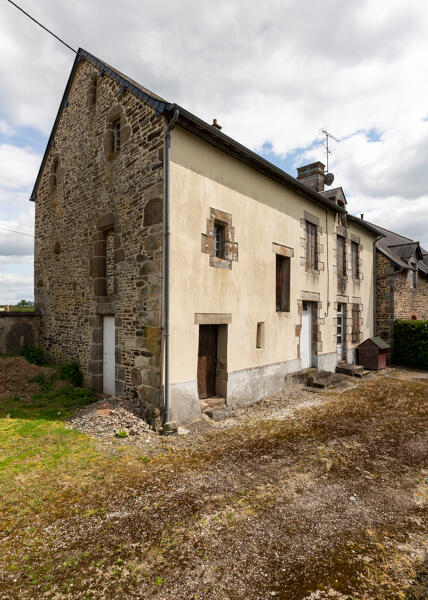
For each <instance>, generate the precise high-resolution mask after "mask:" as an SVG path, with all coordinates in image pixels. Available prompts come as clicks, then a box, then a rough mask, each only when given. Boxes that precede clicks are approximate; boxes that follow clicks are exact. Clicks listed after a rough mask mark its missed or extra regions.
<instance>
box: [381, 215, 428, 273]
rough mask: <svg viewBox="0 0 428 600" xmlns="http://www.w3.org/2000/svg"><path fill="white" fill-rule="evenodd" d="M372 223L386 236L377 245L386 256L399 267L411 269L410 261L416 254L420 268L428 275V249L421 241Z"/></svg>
mask: <svg viewBox="0 0 428 600" xmlns="http://www.w3.org/2000/svg"><path fill="white" fill-rule="evenodd" d="M371 225H372V227H374V228H375V229H376V230H377V231H378V232H379V234H383V236H384V237H383V238H381V239H380V240H379V241H378V242H377V244H376V245H377V248H378V249H379V250H380V251H381V252H382V253H383V254H384V255H385V256H387V257H388V258H389V259H390V260H392V261H393V262H394V263H395V264H396V265H397V266H398V267H402V268H403V269H410V268H411V265H410V263H409V261H410V259H411V258H413V256H415V255H416V258H417V259H419V260H418V270H419V271H421V272H422V273H423V274H424V275H428V251H427V250H425V249H424V248H423V247H422V246H421V245H420V244H419V242H415V241H414V240H412V239H410V238H408V237H405V236H404V235H400V234H399V233H394V232H393V231H389V229H385V228H384V227H380V226H379V225H375V224H374V223H371Z"/></svg>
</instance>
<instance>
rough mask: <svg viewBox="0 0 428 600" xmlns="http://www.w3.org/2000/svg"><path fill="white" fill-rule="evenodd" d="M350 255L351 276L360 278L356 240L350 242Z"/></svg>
mask: <svg viewBox="0 0 428 600" xmlns="http://www.w3.org/2000/svg"><path fill="white" fill-rule="evenodd" d="M351 256H352V277H353V278H354V279H359V278H360V262H359V246H358V244H357V242H351Z"/></svg>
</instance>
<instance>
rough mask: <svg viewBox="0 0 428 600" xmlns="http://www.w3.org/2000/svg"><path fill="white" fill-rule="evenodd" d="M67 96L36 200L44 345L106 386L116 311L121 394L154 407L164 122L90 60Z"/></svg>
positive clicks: (89, 381) (158, 385) (39, 305)
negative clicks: (107, 329)
mask: <svg viewBox="0 0 428 600" xmlns="http://www.w3.org/2000/svg"><path fill="white" fill-rule="evenodd" d="M67 100H68V105H67V106H66V107H65V108H64V109H63V112H62V116H61V119H60V122H59V126H58V129H57V132H56V135H55V141H54V145H53V147H52V148H51V149H50V153H49V157H48V160H47V164H46V167H45V169H44V173H43V175H42V178H41V181H40V184H39V187H38V190H37V198H36V231H35V237H36V239H35V302H36V308H37V309H38V310H39V311H40V312H41V313H42V320H41V340H40V342H41V345H42V347H43V348H44V349H45V350H46V351H47V353H48V355H49V356H50V357H52V358H53V359H56V360H71V359H74V360H76V361H77V362H78V363H79V365H80V367H81V369H82V371H83V373H84V378H85V383H86V384H87V385H90V386H91V387H93V388H94V389H95V390H97V391H102V358H103V344H102V317H103V315H114V316H115V323H116V394H117V395H118V396H122V395H124V394H127V393H128V392H129V391H130V390H131V389H138V392H139V395H140V397H141V399H142V401H143V403H148V404H152V405H156V406H157V405H159V402H160V388H161V382H160V360H161V359H160V354H161V296H162V262H163V179H164V168H163V156H164V147H163V146H164V130H165V123H164V119H163V117H161V116H160V115H157V114H156V113H155V111H154V110H153V108H151V107H150V106H148V105H146V104H145V103H144V102H142V101H141V100H140V99H138V98H136V97H135V96H134V95H132V94H131V93H130V92H128V91H125V92H123V90H121V89H120V86H119V85H118V84H117V83H116V82H114V81H112V80H111V79H110V78H109V77H107V76H103V77H100V76H99V74H98V71H97V69H96V68H95V67H94V66H92V65H91V64H89V63H87V62H85V61H82V62H81V63H80V64H79V66H78V68H77V71H76V75H75V78H74V81H73V84H72V86H71V89H70V93H69V96H68V99H67ZM117 119H120V150H119V151H114V145H113V143H112V139H113V136H114V128H113V125H114V124H115V123H116V122H117ZM54 175H55V176H54ZM111 243H113V251H112V244H111Z"/></svg>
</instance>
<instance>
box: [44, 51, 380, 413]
mask: <svg viewBox="0 0 428 600" xmlns="http://www.w3.org/2000/svg"><path fill="white" fill-rule="evenodd" d="M220 129H221V128H220V127H219V125H218V124H217V123H216V122H215V121H214V122H213V124H212V125H210V124H208V123H206V122H204V121H202V120H201V119H199V118H198V117H196V116H195V115H193V114H191V113H189V112H188V111H186V110H185V109H183V108H182V107H180V106H178V105H177V104H172V103H168V102H166V101H164V100H163V99H162V98H160V97H158V96H157V95H156V94H153V93H152V92H149V91H148V90H146V89H145V88H144V87H142V86H140V85H139V84H137V83H135V82H134V81H132V80H130V79H129V78H127V77H125V76H124V75H122V74H121V73H119V72H118V71H117V70H115V69H113V68H111V67H110V66H109V65H107V64H106V63H104V62H103V61H100V60H99V59H97V58H96V57H94V56H92V55H90V54H89V53H87V52H85V51H84V50H79V52H78V55H77V57H76V60H75V63H74V65H73V68H72V72H71V75H70V78H69V81H68V83H67V86H66V89H65V92H64V96H63V99H62V102H61V105H60V108H59V111H58V115H57V118H56V121H55V124H54V127H53V130H52V133H51V136H50V139H49V143H48V147H47V149H46V152H45V155H44V158H43V162H42V165H41V168H40V172H39V175H38V177H37V181H36V184H35V187H34V191H33V194H32V200H34V201H35V203H36V240H35V302H36V310H38V311H39V313H40V314H41V317H40V319H41V326H40V340H41V345H42V346H43V347H44V348H45V349H46V351H47V352H48V353H49V355H51V356H52V357H53V358H55V359H57V360H70V359H74V360H76V361H77V362H78V363H79V365H80V366H81V368H82V370H83V372H84V376H85V383H86V384H87V385H89V386H91V387H93V388H94V389H95V390H97V391H99V392H102V391H103V392H104V393H108V394H115V395H117V396H119V397H120V396H123V395H126V394H129V393H131V392H136V393H137V394H138V396H139V398H140V399H141V403H142V405H143V406H144V407H146V408H147V409H149V412H150V410H153V409H156V408H157V409H159V410H160V411H161V412H162V411H163V410H164V408H165V407H166V410H167V412H168V416H169V417H170V418H174V419H176V420H178V421H180V422H185V421H189V420H191V419H193V418H196V417H198V416H199V415H200V412H201V409H204V408H206V407H207V406H209V405H210V398H212V397H214V398H215V402H216V403H217V404H219V403H220V404H221V403H224V404H225V405H226V406H231V407H234V406H240V405H242V404H245V403H250V402H254V401H256V400H258V399H260V398H262V397H263V396H265V395H267V394H270V393H273V392H276V391H279V390H280V389H281V388H282V387H283V385H284V380H285V377H286V375H287V374H288V373H292V372H294V371H298V370H300V369H302V368H308V367H318V368H320V369H326V370H334V369H335V366H336V363H337V361H338V360H347V361H348V362H353V360H354V356H355V346H356V345H357V344H358V343H359V342H360V341H362V340H363V339H365V338H366V337H369V336H371V335H373V330H374V302H373V301H374V298H373V248H374V245H373V244H374V241H375V239H376V237H377V231H376V230H375V229H374V228H373V227H372V226H371V225H370V224H368V223H366V222H365V221H362V220H360V219H357V218H356V217H352V216H351V215H349V214H348V213H347V211H346V199H345V196H344V194H343V190H342V189H341V188H335V189H333V190H324V185H325V171H324V166H323V165H322V164H321V163H314V164H312V165H307V166H306V167H304V168H302V169H300V170H299V176H298V179H295V178H293V177H291V176H290V175H288V174H287V173H285V172H283V171H281V170H280V169H279V168H277V167H276V166H274V165H273V164H271V163H269V162H268V161H266V160H264V159H263V158H261V157H260V156H258V155H256V154H255V153H253V152H252V151H250V150H249V149H248V148H245V147H243V146H241V145H240V144H239V143H237V142H236V141H235V140H233V139H232V138H230V137H228V136H227V135H225V134H224V133H223V132H221V131H220ZM329 181H330V179H329Z"/></svg>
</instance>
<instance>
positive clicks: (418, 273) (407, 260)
mask: <svg viewBox="0 0 428 600" xmlns="http://www.w3.org/2000/svg"><path fill="white" fill-rule="evenodd" d="M373 227H375V229H376V230H377V231H378V232H379V234H380V235H382V236H383V237H382V238H381V239H380V240H379V241H378V242H377V244H376V250H377V252H376V332H377V335H379V336H380V337H381V338H382V339H384V340H385V341H387V342H388V343H389V344H391V345H392V344H393V341H394V340H393V334H394V321H395V320H396V319H415V320H416V319H428V252H427V251H426V250H425V249H424V248H422V246H421V245H420V244H419V242H415V241H413V240H411V239H410V238H407V237H404V236H402V235H399V234H397V233H393V232H392V231H388V230H387V229H384V228H383V227H379V226H378V225H373Z"/></svg>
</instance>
